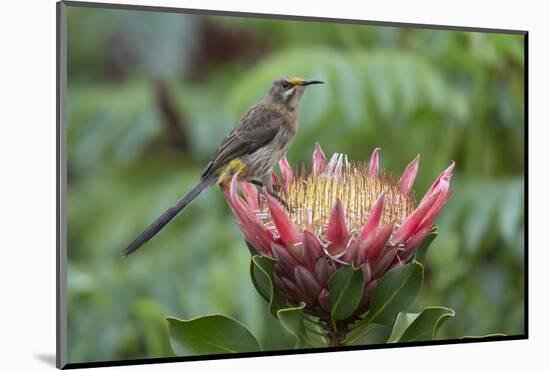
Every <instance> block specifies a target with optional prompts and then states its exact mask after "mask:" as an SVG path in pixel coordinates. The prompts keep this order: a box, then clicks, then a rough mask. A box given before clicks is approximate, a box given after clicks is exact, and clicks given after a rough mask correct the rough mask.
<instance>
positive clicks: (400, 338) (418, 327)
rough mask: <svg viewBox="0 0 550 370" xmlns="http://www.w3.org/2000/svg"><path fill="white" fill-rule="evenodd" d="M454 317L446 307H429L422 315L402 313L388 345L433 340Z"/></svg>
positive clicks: (398, 317)
mask: <svg viewBox="0 0 550 370" xmlns="http://www.w3.org/2000/svg"><path fill="white" fill-rule="evenodd" d="M454 315H455V312H454V311H453V310H452V309H450V308H446V307H428V308H425V309H424V310H423V311H422V312H421V313H404V312H400V313H399V315H398V316H397V319H396V320H395V324H394V326H393V330H392V333H391V335H390V339H389V340H388V343H396V342H417V341H426V340H433V339H434V337H435V334H436V333H437V330H438V329H439V328H440V327H441V325H443V323H444V322H445V321H447V319H449V318H450V317H453V316H454Z"/></svg>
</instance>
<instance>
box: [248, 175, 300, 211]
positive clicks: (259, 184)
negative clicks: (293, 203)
mask: <svg viewBox="0 0 550 370" xmlns="http://www.w3.org/2000/svg"><path fill="white" fill-rule="evenodd" d="M250 183H251V184H254V185H256V186H258V187H260V188H263V187H264V184H263V183H262V182H261V181H258V180H251V181H250ZM265 190H266V191H267V193H268V194H269V195H271V196H272V197H273V198H275V199H277V201H278V202H279V203H281V204H282V205H283V207H285V208H286V210H287V211H288V212H291V211H292V210H291V209H290V206H289V205H288V203H287V202H286V201H285V200H284V199H283V198H281V196H280V195H279V194H277V193H276V192H275V191H273V189H268V188H267V187H265Z"/></svg>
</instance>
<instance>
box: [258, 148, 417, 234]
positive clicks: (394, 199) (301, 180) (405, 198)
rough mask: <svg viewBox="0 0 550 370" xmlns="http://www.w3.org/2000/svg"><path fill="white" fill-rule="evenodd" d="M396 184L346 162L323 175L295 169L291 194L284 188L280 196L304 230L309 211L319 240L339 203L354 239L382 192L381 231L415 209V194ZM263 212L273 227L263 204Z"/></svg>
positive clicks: (360, 165) (387, 176)
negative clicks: (406, 192) (402, 189)
mask: <svg viewBox="0 0 550 370" xmlns="http://www.w3.org/2000/svg"><path fill="white" fill-rule="evenodd" d="M396 183H397V181H396V180H395V178H394V177H393V176H392V174H391V173H389V172H384V173H382V174H380V175H378V176H376V177H375V176H370V175H369V173H368V167H367V165H366V164H365V163H354V162H352V163H348V162H347V160H346V159H345V160H344V163H343V165H342V166H341V168H333V169H330V168H329V169H328V170H327V171H326V172H323V173H321V174H316V175H314V174H313V173H312V172H310V171H307V170H305V169H302V170H301V171H298V170H296V169H295V170H294V175H293V179H292V181H291V182H290V184H289V185H288V190H285V189H284V187H281V189H279V192H278V193H279V196H280V198H281V199H282V200H284V201H285V202H286V203H287V205H288V214H289V217H290V219H291V220H292V221H293V222H294V223H295V224H296V225H297V226H298V227H300V228H301V229H304V228H305V227H306V224H307V223H308V212H307V210H308V209H309V210H310V211H309V212H310V214H311V216H310V221H309V222H311V226H312V228H313V231H314V232H315V233H316V234H317V235H319V236H324V235H326V230H327V225H328V223H329V220H330V216H331V213H332V209H333V206H334V204H335V202H336V201H337V200H338V199H339V200H340V201H341V202H342V205H343V206H344V209H345V215H346V225H347V228H348V231H349V234H350V237H351V238H355V237H357V236H358V235H359V233H360V232H361V230H362V228H363V226H364V225H365V222H366V221H367V217H368V216H369V214H370V212H371V209H372V208H373V206H374V203H375V201H376V200H377V199H378V197H379V196H380V194H381V193H382V192H383V191H384V192H385V195H384V212H383V215H382V218H381V222H380V228H382V227H383V226H385V225H388V224H394V225H400V224H401V223H402V222H403V221H404V220H405V218H406V217H407V216H408V215H409V214H411V213H412V211H413V210H414V209H415V207H416V206H415V195H414V193H413V192H410V193H408V194H404V193H403V192H401V191H400V190H399V189H398V188H397V186H396ZM260 210H261V211H260V212H259V216H260V219H262V221H263V222H264V224H266V225H268V226H269V225H270V224H272V222H271V220H270V216H269V212H268V210H267V205H266V204H265V202H261V204H260Z"/></svg>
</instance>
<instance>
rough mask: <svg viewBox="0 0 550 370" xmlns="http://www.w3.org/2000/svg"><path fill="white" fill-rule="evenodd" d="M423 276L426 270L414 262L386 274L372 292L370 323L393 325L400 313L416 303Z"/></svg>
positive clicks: (368, 317)
mask: <svg viewBox="0 0 550 370" xmlns="http://www.w3.org/2000/svg"><path fill="white" fill-rule="evenodd" d="M423 276H424V268H423V267H422V265H421V264H420V263H419V262H417V261H414V260H413V262H412V263H409V264H407V265H404V266H401V267H398V268H396V269H394V270H392V271H390V272H388V273H386V274H385V275H384V276H383V277H382V278H381V279H380V282H379V283H378V285H377V286H376V288H374V290H373V292H372V295H371V298H370V303H369V314H368V316H367V319H368V320H369V322H374V323H378V324H391V323H392V322H393V321H394V319H395V316H396V315H397V314H398V313H399V312H401V311H403V310H406V309H408V308H409V307H410V306H411V305H412V304H413V303H414V302H415V301H416V298H417V297H418V293H420V289H421V287H422V280H423Z"/></svg>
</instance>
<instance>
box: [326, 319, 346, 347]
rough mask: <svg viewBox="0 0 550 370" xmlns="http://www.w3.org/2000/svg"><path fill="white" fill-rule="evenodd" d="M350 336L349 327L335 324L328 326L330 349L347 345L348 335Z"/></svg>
mask: <svg viewBox="0 0 550 370" xmlns="http://www.w3.org/2000/svg"><path fill="white" fill-rule="evenodd" d="M347 334H348V331H347V325H346V324H344V325H341V324H334V325H330V324H329V325H327V336H328V339H329V347H340V346H343V345H344V344H345V343H344V341H345V339H346V335H347Z"/></svg>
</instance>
